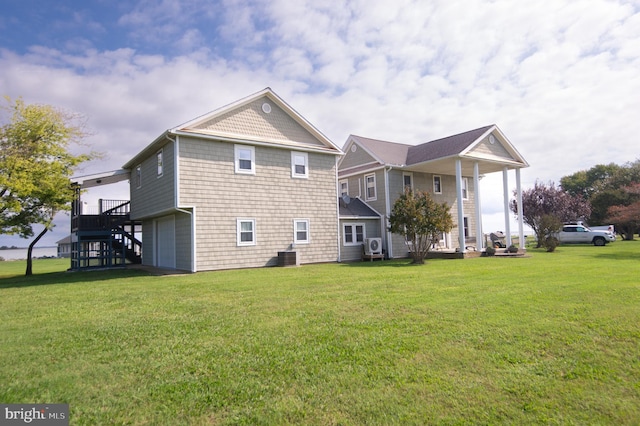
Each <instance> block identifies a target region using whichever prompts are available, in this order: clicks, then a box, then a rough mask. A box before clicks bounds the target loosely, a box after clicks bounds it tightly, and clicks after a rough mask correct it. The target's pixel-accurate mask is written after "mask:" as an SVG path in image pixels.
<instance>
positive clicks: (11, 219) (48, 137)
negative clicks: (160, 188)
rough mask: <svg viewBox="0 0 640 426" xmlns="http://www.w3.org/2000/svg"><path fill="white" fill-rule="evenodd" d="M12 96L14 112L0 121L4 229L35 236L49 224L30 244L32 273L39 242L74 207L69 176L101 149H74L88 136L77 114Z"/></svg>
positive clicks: (1, 230) (0, 204)
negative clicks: (77, 152) (36, 229)
mask: <svg viewBox="0 0 640 426" xmlns="http://www.w3.org/2000/svg"><path fill="white" fill-rule="evenodd" d="M6 99H7V103H8V105H7V106H5V107H3V109H4V110H5V111H7V112H8V115H9V118H8V120H3V121H6V122H5V124H3V125H2V126H1V127H0V234H17V235H19V236H20V237H22V238H29V237H32V236H33V235H34V231H33V226H34V225H36V224H39V225H43V226H44V229H43V230H42V232H40V233H39V234H38V235H37V236H36V238H35V239H34V240H33V241H32V242H31V243H30V244H29V249H28V254H27V268H26V272H25V274H26V275H31V274H32V258H31V253H32V250H33V247H34V246H35V245H36V243H37V242H38V241H39V240H40V239H41V238H42V237H43V236H44V235H45V233H46V232H47V231H49V229H50V228H51V227H52V222H53V218H54V216H55V215H56V213H58V212H59V211H63V210H69V208H70V204H71V201H72V200H73V197H74V190H73V188H72V187H71V185H70V182H69V178H70V177H71V176H72V174H73V172H74V170H75V168H76V167H77V166H78V165H79V164H80V163H82V162H84V161H87V160H89V159H91V158H93V157H94V156H95V153H91V154H80V155H74V154H72V153H71V152H70V151H69V148H70V146H71V145H72V144H75V143H79V142H80V141H81V140H82V139H83V138H84V137H85V136H86V133H85V132H84V131H83V129H82V126H81V125H76V124H74V123H76V122H77V120H78V119H79V117H78V116H77V115H74V114H71V113H68V112H65V111H62V110H60V109H57V108H55V107H52V106H50V105H35V104H32V105H27V104H25V103H24V101H23V100H22V99H17V100H16V101H15V102H12V101H11V99H9V98H6Z"/></svg>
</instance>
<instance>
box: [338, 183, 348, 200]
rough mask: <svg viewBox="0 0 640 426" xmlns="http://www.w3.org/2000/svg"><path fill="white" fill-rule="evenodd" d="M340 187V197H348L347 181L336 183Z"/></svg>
mask: <svg viewBox="0 0 640 426" xmlns="http://www.w3.org/2000/svg"><path fill="white" fill-rule="evenodd" d="M338 185H340V196H341V197H342V196H343V195H349V181H348V180H347V179H344V180H341V181H339V182H338Z"/></svg>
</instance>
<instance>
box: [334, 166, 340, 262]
mask: <svg viewBox="0 0 640 426" xmlns="http://www.w3.org/2000/svg"><path fill="white" fill-rule="evenodd" d="M339 193H340V183H339V181H338V156H336V196H335V197H334V200H336V218H337V219H338V220H337V222H338V224H337V226H338V234H337V237H336V244H337V246H338V263H340V262H341V260H342V252H341V250H340V201H339V200H338V197H337V195H338V194H339Z"/></svg>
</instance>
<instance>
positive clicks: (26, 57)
mask: <svg viewBox="0 0 640 426" xmlns="http://www.w3.org/2000/svg"><path fill="white" fill-rule="evenodd" d="M265 87H271V88H272V89H273V90H274V91H275V92H276V93H277V94H278V95H280V96H281V97H282V98H283V99H285V100H286V101H287V102H288V103H289V104H290V105H291V106H292V107H293V108H295V109H296V110H297V111H298V112H299V113H300V114H302V115H303V116H304V117H305V118H306V119H308V120H309V121H310V122H311V123H313V124H314V125H315V126H316V127H317V128H318V129H319V130H320V131H322V132H323V133H324V134H325V135H327V136H328V137H329V138H330V139H331V140H332V141H334V142H335V143H336V144H337V145H339V146H342V145H343V144H344V143H345V141H346V139H347V137H348V135H349V134H357V135H361V136H365V137H370V138H375V139H384V140H390V141H397V142H403V143H409V144H417V143H422V142H426V141H429V140H433V139H437V138H441V137H444V136H449V135H453V134H456V133H459V132H463V131H467V130H471V129H475V128H478V127H481V126H485V125H488V124H494V123H495V124H497V125H498V127H500V129H501V130H502V131H503V132H504V133H505V134H506V136H507V137H508V138H509V140H510V141H511V142H512V143H513V144H514V145H515V146H516V148H517V149H518V150H519V151H520V153H521V154H522V155H523V156H524V158H525V159H526V160H527V161H528V162H529V164H530V165H531V167H530V168H528V169H525V170H523V172H522V182H523V186H524V187H525V188H526V187H529V186H532V185H533V183H534V182H535V180H536V179H540V180H543V181H555V182H558V181H559V180H560V178H561V177H562V176H565V175H567V174H571V173H573V172H576V171H578V170H582V169H588V168H590V167H592V166H594V165H596V164H602V163H610V162H614V163H617V164H624V163H625V162H627V161H634V160H636V159H638V158H640V155H639V153H638V151H639V150H638V146H639V144H638V140H637V138H638V135H640V0H628V1H624V0H554V1H552V2H551V1H542V0H532V1H527V2H520V1H513V0H394V1H382V0H380V1H376V0H354V1H338V0H323V1H317V0H315V1H307V0H295V1H294V0H269V1H260V0H220V1H211V0H182V1H168V0H167V1H163V0H138V1H134V0H130V1H118V2H113V1H111V0H77V1H69V0H58V1H52V2H48V1H43V0H37V1H36V0H5V1H3V4H2V13H1V14H0V94H2V95H8V96H11V97H12V98H16V97H20V96H21V97H22V98H23V99H24V100H25V101H26V102H28V103H46V104H51V105H55V106H58V107H61V108H64V109H67V110H71V111H74V112H77V113H80V114H82V115H83V116H84V117H85V118H86V124H87V127H88V129H89V130H90V131H91V133H92V136H91V137H90V138H89V139H88V140H87V142H89V143H90V144H91V146H92V148H93V149H95V150H98V151H102V152H103V153H104V154H105V156H104V158H103V159H101V160H100V161H97V162H95V163H92V164H87V165H86V166H85V168H84V170H81V171H79V172H78V174H89V173H92V172H95V171H106V170H113V169H118V168H120V167H121V166H122V165H123V164H124V163H125V162H126V161H127V160H128V159H130V158H131V157H132V156H133V155H134V154H136V153H137V152H138V151H140V150H141V149H142V148H144V147H145V146H146V145H147V144H149V143H150V142H151V141H152V140H153V139H155V138H156V137H157V136H158V135H160V134H161V133H162V132H163V131H164V130H166V129H168V128H171V127H174V126H176V125H178V124H181V123H183V122H185V121H188V120H190V119H192V118H194V117H196V116H199V115H202V114H203V113H206V112H208V111H211V110H214V109H216V108H218V107H221V106H223V105H226V104H228V103H230V102H233V101H235V100H237V99H240V98H242V97H245V96H247V95H249V94H252V93H255V92H257V91H259V90H262V89H264V88H265ZM511 179H512V181H514V180H515V178H513V177H511ZM100 196H103V197H104V198H116V199H120V198H122V199H127V198H128V190H127V187H126V185H122V184H121V185H115V186H113V187H112V188H110V189H109V191H108V192H106V193H103V194H100V195H96V194H89V195H88V197H87V198H86V199H87V200H89V202H92V200H94V199H97V198H98V197H100ZM482 201H483V211H484V228H485V230H496V229H504V226H503V225H504V213H503V212H502V181H501V174H498V176H495V175H490V176H488V177H486V178H485V179H484V180H483V181H482ZM57 223H58V226H57V227H56V228H55V232H53V233H51V235H49V236H48V237H46V239H45V240H44V241H42V243H41V244H39V245H47V244H51V243H52V242H55V241H56V240H57V239H60V238H62V237H63V236H65V235H66V233H67V232H68V218H60V219H59V220H57ZM512 229H513V228H512ZM5 244H7V245H12V244H16V245H23V246H24V245H26V244H28V241H25V240H19V239H14V238H10V237H7V236H0V245H5Z"/></svg>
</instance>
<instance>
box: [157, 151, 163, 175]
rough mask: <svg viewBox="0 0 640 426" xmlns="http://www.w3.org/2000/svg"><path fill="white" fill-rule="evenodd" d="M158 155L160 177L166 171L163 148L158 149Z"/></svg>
mask: <svg viewBox="0 0 640 426" xmlns="http://www.w3.org/2000/svg"><path fill="white" fill-rule="evenodd" d="M156 157H157V159H158V177H160V176H162V174H163V172H164V158H163V152H162V150H160V151H158V153H157V154H156Z"/></svg>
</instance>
